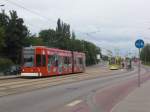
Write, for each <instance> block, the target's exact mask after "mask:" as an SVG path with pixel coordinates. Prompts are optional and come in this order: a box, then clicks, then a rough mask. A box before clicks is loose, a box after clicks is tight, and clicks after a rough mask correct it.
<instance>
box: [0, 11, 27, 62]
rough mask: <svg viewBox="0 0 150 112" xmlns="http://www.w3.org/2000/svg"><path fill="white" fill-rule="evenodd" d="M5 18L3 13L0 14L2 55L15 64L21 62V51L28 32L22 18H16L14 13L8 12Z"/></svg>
mask: <svg viewBox="0 0 150 112" xmlns="http://www.w3.org/2000/svg"><path fill="white" fill-rule="evenodd" d="M9 14H10V16H7V14H5V12H4V11H2V13H0V26H1V27H3V28H4V31H5V35H4V42H5V47H4V48H3V49H4V50H3V52H4V55H5V56H6V57H7V58H10V59H11V60H13V61H14V62H15V63H20V61H21V50H22V47H23V46H24V45H25V38H26V37H27V35H28V30H27V27H26V26H25V25H23V23H24V21H23V19H22V18H18V16H17V12H16V11H10V12H9Z"/></svg>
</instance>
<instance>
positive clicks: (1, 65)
mask: <svg viewBox="0 0 150 112" xmlns="http://www.w3.org/2000/svg"><path fill="white" fill-rule="evenodd" d="M12 65H13V62H12V61H11V60H10V59H7V58H0V72H4V71H6V70H8V69H9V68H10V67H11V66H12Z"/></svg>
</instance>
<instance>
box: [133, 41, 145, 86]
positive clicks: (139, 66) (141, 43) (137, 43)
mask: <svg viewBox="0 0 150 112" xmlns="http://www.w3.org/2000/svg"><path fill="white" fill-rule="evenodd" d="M135 46H136V47H137V48H138V49H139V64H138V87H140V85H141V76H140V74H141V60H140V58H141V57H140V56H141V48H143V47H144V41H143V40H141V39H139V40H137V41H136V42H135Z"/></svg>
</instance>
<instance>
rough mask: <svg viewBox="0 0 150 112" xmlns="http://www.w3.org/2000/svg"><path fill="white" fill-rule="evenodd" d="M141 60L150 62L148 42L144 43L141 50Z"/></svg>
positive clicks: (149, 45)
mask: <svg viewBox="0 0 150 112" xmlns="http://www.w3.org/2000/svg"><path fill="white" fill-rule="evenodd" d="M141 60H142V61H143V63H145V64H150V44H146V45H145V47H144V48H143V49H142V51H141Z"/></svg>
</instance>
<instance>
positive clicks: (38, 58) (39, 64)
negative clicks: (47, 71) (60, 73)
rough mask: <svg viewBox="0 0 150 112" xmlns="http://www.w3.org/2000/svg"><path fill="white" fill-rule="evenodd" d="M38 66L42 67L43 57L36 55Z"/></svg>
mask: <svg viewBox="0 0 150 112" xmlns="http://www.w3.org/2000/svg"><path fill="white" fill-rule="evenodd" d="M36 66H37V67H39V66H41V55H40V54H37V55H36Z"/></svg>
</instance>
